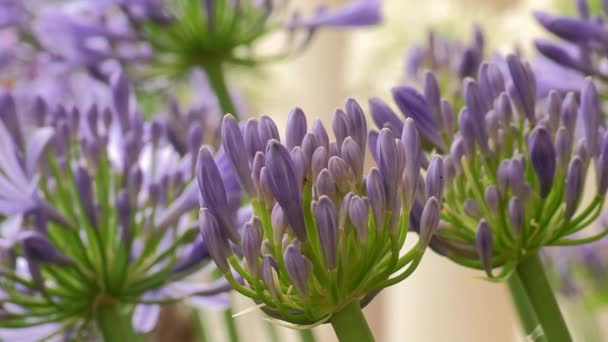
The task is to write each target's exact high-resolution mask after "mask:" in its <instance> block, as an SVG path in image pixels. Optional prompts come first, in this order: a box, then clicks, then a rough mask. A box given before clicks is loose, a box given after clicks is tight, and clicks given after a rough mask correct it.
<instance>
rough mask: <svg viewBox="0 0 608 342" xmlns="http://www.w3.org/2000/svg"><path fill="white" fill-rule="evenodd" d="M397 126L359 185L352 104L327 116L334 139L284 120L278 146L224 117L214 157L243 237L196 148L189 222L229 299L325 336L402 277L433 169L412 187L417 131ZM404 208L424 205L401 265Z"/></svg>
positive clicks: (435, 191) (416, 251)
mask: <svg viewBox="0 0 608 342" xmlns="http://www.w3.org/2000/svg"><path fill="white" fill-rule="evenodd" d="M403 126H404V128H403V133H402V134H401V132H399V135H398V136H396V135H395V132H392V131H390V129H389V128H385V129H383V130H382V131H381V132H380V133H379V137H378V142H377V144H376V155H377V162H376V163H375V165H374V166H373V167H372V168H371V169H370V170H369V172H368V173H367V175H365V176H364V170H363V168H364V159H365V157H364V156H365V150H366V146H367V124H366V121H365V118H364V113H363V110H362V109H361V107H360V106H359V105H358V104H357V102H355V101H354V100H352V99H351V100H348V101H347V103H346V110H345V111H343V110H340V109H339V110H337V111H336V113H335V115H334V117H333V122H332V128H333V131H334V134H335V137H336V139H335V140H330V138H329V136H328V133H327V130H326V129H325V127H324V126H323V124H322V123H321V121H320V120H316V121H315V122H314V123H313V124H312V127H311V128H310V129H308V126H307V120H306V117H305V115H304V112H303V111H302V110H300V109H294V110H293V111H292V112H291V113H290V115H289V118H288V122H287V129H286V132H285V136H284V139H283V140H282V141H281V140H280V137H279V132H278V130H277V127H276V125H275V123H274V122H273V121H272V119H271V118H269V117H267V116H263V117H261V118H260V119H249V120H248V121H247V122H246V123H245V124H244V125H242V126H239V124H238V123H237V121H236V120H235V119H234V118H233V117H231V116H226V117H225V118H224V121H223V125H222V146H223V149H224V151H225V153H226V155H227V156H228V159H229V160H230V162H231V165H232V167H233V170H234V172H235V173H236V174H237V175H238V179H239V182H240V185H241V187H242V189H243V192H244V194H245V195H246V197H245V199H246V201H247V202H248V203H249V204H250V205H251V206H252V208H253V210H252V212H253V216H252V217H251V219H250V220H249V221H248V222H246V223H245V224H244V225H243V226H242V227H239V226H236V225H234V224H233V223H232V221H230V219H229V218H230V216H231V211H230V210H229V209H228V207H227V205H226V199H225V197H226V195H225V190H224V185H223V183H222V182H221V179H220V172H219V170H218V167H217V166H216V164H215V163H214V162H213V157H212V155H211V154H210V152H209V150H208V149H207V148H203V149H201V151H200V154H199V162H198V163H199V166H198V167H197V172H198V184H199V186H200V192H201V206H202V209H201V211H200V216H199V220H200V226H201V231H202V234H203V237H204V239H205V241H207V242H208V247H209V253H210V254H211V256H212V257H213V259H214V260H215V262H216V264H217V265H218V267H219V268H220V269H221V270H222V271H223V273H224V275H225V276H226V278H227V279H228V280H229V281H230V282H231V284H232V285H233V286H234V288H235V289H236V290H237V291H239V292H241V293H242V294H244V295H245V296H248V297H250V298H252V299H253V300H254V301H255V302H256V303H258V304H259V305H260V308H261V309H262V310H263V311H264V312H266V313H267V314H268V315H270V316H271V317H274V318H277V319H280V320H283V321H287V322H291V323H294V324H297V325H314V324H320V323H322V322H326V321H329V322H332V324H334V327H336V320H339V318H338V317H339V316H340V314H339V313H340V312H341V310H343V309H344V308H346V307H352V306H355V307H356V308H359V310H360V307H363V306H365V305H366V304H367V303H368V302H369V301H370V300H371V299H372V298H373V297H374V296H375V295H376V294H377V293H378V292H379V291H380V290H382V289H383V288H385V287H387V286H391V285H393V284H395V283H397V282H399V281H401V280H403V279H405V278H406V277H408V276H409V275H410V274H411V273H412V271H414V269H415V268H416V267H417V265H418V263H419V262H420V259H421V258H422V255H423V253H424V250H425V248H426V246H427V243H428V241H429V240H430V238H431V236H432V235H433V233H434V231H435V229H436V227H437V224H438V220H439V210H440V205H439V203H440V202H441V197H442V193H443V171H442V170H443V168H442V166H441V165H442V159H441V158H440V157H438V156H435V157H433V159H432V161H431V165H434V166H435V167H436V170H437V172H435V173H431V174H427V176H426V181H425V180H423V177H422V176H421V174H420V163H421V156H422V154H421V153H422V152H421V149H420V145H419V141H418V135H417V131H416V129H415V127H414V124H413V122H412V121H411V120H407V121H406V122H405V123H404V125H403ZM424 184H426V186H425V185H424ZM414 201H418V202H419V203H423V204H424V205H423V207H424V208H423V214H422V217H421V222H420V229H421V235H420V239H419V240H418V242H417V243H416V244H414V245H413V247H412V248H411V249H410V250H409V251H408V252H407V253H405V254H404V255H400V250H401V249H402V247H403V246H404V242H405V239H406V235H407V231H408V225H409V216H410V209H411V206H412V203H413V202H414ZM233 273H236V274H238V275H239V276H240V277H241V278H242V279H243V282H238V281H237V280H236V279H234V278H233V277H234V276H233ZM337 331H338V329H337ZM338 334H339V335H340V333H339V332H338ZM341 337H343V336H341ZM362 338H363V337H362Z"/></svg>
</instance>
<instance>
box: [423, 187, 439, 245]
mask: <svg viewBox="0 0 608 342" xmlns="http://www.w3.org/2000/svg"><path fill="white" fill-rule="evenodd" d="M439 210H440V206H439V201H438V200H437V199H436V198H435V197H431V198H429V199H428V201H426V204H425V205H424V209H423V210H422V215H421V216H420V240H419V242H418V243H419V244H420V245H422V246H427V245H428V244H429V242H430V241H431V238H432V237H433V235H435V232H436V231H437V227H438V226H439V214H440V212H439Z"/></svg>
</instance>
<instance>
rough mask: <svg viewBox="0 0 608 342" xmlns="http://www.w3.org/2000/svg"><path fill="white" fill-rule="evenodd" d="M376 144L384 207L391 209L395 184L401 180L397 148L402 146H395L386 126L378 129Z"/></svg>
mask: <svg viewBox="0 0 608 342" xmlns="http://www.w3.org/2000/svg"><path fill="white" fill-rule="evenodd" d="M377 144H378V145H377V146H376V156H377V158H378V160H377V162H378V171H380V175H381V176H382V177H381V180H382V184H383V187H384V194H385V196H386V197H385V203H386V208H388V209H392V207H393V204H394V202H395V197H396V195H397V190H398V187H397V184H398V183H399V182H400V181H401V179H400V177H401V173H400V170H399V159H398V152H397V148H403V146H401V144H400V145H399V146H397V144H396V143H395V139H393V137H392V134H391V132H390V131H389V130H388V129H387V128H383V129H382V130H381V131H380V135H379V136H378V143H377Z"/></svg>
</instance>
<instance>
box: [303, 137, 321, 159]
mask: <svg viewBox="0 0 608 342" xmlns="http://www.w3.org/2000/svg"><path fill="white" fill-rule="evenodd" d="M318 146H319V145H318V143H317V137H316V136H315V135H314V134H312V133H306V135H305V136H304V139H302V152H304V157H305V160H306V165H308V167H309V168H310V166H311V164H310V163H311V161H312V155H313V154H314V153H315V150H316V149H317V147H318Z"/></svg>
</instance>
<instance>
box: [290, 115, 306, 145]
mask: <svg viewBox="0 0 608 342" xmlns="http://www.w3.org/2000/svg"><path fill="white" fill-rule="evenodd" d="M306 130H307V126H306V115H305V114H304V112H303V111H302V110H301V109H300V108H295V109H293V110H292V111H291V113H289V117H288V118H287V130H286V132H285V139H286V140H287V141H286V144H285V146H286V147H287V149H288V150H289V151H291V150H292V149H293V148H294V147H296V146H300V145H301V144H302V139H304V135H305V134H306Z"/></svg>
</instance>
